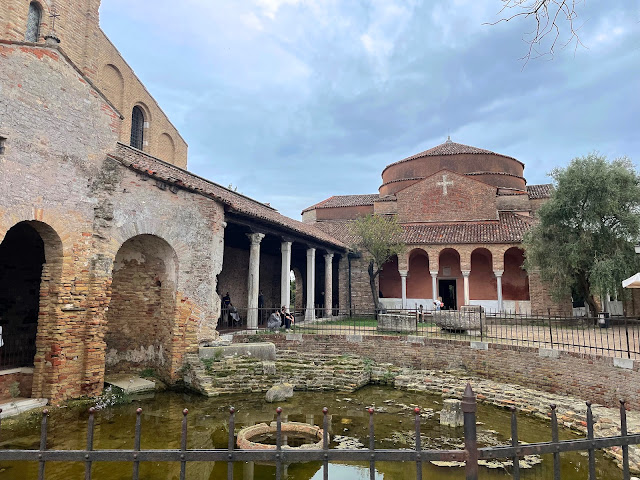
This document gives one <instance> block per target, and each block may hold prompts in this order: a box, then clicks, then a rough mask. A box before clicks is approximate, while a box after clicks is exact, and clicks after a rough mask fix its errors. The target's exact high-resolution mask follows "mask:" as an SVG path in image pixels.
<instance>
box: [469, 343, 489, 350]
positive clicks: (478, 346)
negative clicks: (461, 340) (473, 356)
mask: <svg viewBox="0 0 640 480" xmlns="http://www.w3.org/2000/svg"><path fill="white" fill-rule="evenodd" d="M471 348H472V349H473V350H489V343H488V342H471Z"/></svg>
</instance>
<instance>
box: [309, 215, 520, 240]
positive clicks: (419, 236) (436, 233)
mask: <svg viewBox="0 0 640 480" xmlns="http://www.w3.org/2000/svg"><path fill="white" fill-rule="evenodd" d="M350 223H351V222H350V221H349V220H334V221H327V222H319V223H317V224H316V226H317V227H318V228H320V229H322V230H323V231H325V232H326V233H327V234H329V235H331V236H332V237H335V238H337V239H339V240H341V241H342V242H343V243H345V244H347V245H350V244H353V242H354V240H355V238H354V236H353V234H352V233H351V230H350V227H349V224H350ZM532 223H533V219H531V218H529V217H525V216H522V215H517V214H515V213H512V212H500V217H499V220H495V221H484V222H461V223H437V224H436V223H422V224H414V225H403V226H402V228H403V237H404V241H405V242H406V243H408V244H431V245H437V244H456V243H517V242H521V241H522V238H523V236H524V234H525V233H526V232H527V230H529V228H530V227H531V225H532Z"/></svg>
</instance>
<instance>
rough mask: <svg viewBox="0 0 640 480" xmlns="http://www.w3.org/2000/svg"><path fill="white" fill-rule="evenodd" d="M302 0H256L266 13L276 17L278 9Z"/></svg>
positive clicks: (272, 17)
mask: <svg viewBox="0 0 640 480" xmlns="http://www.w3.org/2000/svg"><path fill="white" fill-rule="evenodd" d="M301 1H302V0H256V3H257V5H258V6H259V7H260V8H261V9H262V11H263V13H264V15H266V16H267V17H269V18H271V19H274V18H275V17H276V14H277V13H278V10H280V8H282V6H284V5H297V4H299V3H301Z"/></svg>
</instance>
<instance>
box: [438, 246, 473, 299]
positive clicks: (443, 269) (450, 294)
mask: <svg viewBox="0 0 640 480" xmlns="http://www.w3.org/2000/svg"><path fill="white" fill-rule="evenodd" d="M438 257H439V258H438V265H439V267H440V268H439V270H438V286H437V288H438V290H437V293H438V297H440V298H441V301H442V303H444V309H446V310H457V309H458V308H459V307H460V306H462V305H464V282H463V281H462V269H461V268H460V253H459V252H458V250H456V249H455V248H450V247H448V248H445V249H443V250H441V251H440V255H439V256H438ZM467 275H468V272H467ZM467 278H468V277H467ZM461 293H462V295H461Z"/></svg>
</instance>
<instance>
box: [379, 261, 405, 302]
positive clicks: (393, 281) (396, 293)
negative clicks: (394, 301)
mask: <svg viewBox="0 0 640 480" xmlns="http://www.w3.org/2000/svg"><path fill="white" fill-rule="evenodd" d="M379 277H380V278H379V279H378V286H379V289H380V292H379V293H381V294H382V298H401V297H402V285H401V283H400V282H401V280H400V272H399V271H398V256H397V255H394V256H393V257H391V258H390V259H389V260H387V261H386V262H385V263H384V265H382V270H381V271H380V275H379Z"/></svg>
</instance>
